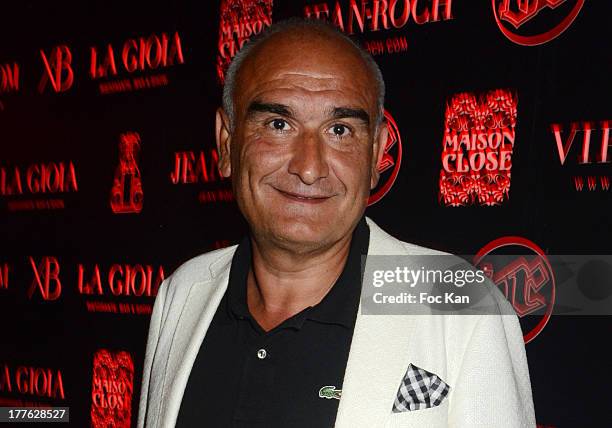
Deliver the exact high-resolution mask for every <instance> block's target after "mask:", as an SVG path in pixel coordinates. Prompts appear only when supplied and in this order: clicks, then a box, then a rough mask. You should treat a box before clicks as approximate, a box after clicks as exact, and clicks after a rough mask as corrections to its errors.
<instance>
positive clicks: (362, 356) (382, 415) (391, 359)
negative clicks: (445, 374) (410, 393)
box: [335, 315, 418, 428]
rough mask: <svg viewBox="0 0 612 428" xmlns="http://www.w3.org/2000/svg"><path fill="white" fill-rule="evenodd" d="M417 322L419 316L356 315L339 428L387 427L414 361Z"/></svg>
mask: <svg viewBox="0 0 612 428" xmlns="http://www.w3.org/2000/svg"><path fill="white" fill-rule="evenodd" d="M417 323H418V318H417V316H407V315H394V316H382V315H358V316H357V322H356V324H355V332H354V333H353V341H352V343H351V349H350V352H349V358H348V362H347V365H346V372H345V376H344V382H343V385H342V398H341V399H340V403H339V407H338V414H337V416H336V425H335V426H336V428H352V427H356V426H367V427H382V426H384V424H385V421H386V419H387V417H389V416H390V415H391V409H392V408H393V401H394V400H395V394H396V393H397V390H398V388H399V386H400V382H401V380H402V378H403V377H404V373H405V372H406V368H407V367H408V364H409V363H410V361H411V357H410V354H411V352H410V348H411V347H410V343H411V339H412V338H413V337H414V332H415V329H416V328H417Z"/></svg>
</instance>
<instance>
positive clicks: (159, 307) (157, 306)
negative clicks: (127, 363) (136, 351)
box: [136, 278, 170, 428]
mask: <svg viewBox="0 0 612 428" xmlns="http://www.w3.org/2000/svg"><path fill="white" fill-rule="evenodd" d="M169 279H170V278H166V279H165V280H164V281H163V282H162V283H161V285H160V286H159V289H158V291H157V297H156V298H155V303H154V305H153V312H152V314H151V321H150V323H149V336H148V339H147V349H146V352H145V359H144V367H143V370H142V384H141V387H140V402H139V406H138V422H137V425H136V426H137V427H138V428H144V427H145V421H146V416H147V409H148V407H149V406H148V400H149V398H150V397H149V383H150V379H151V369H152V366H153V357H154V356H155V351H156V349H157V344H158V342H159V335H160V331H161V326H162V314H163V312H164V305H165V302H166V292H167V289H168V282H169Z"/></svg>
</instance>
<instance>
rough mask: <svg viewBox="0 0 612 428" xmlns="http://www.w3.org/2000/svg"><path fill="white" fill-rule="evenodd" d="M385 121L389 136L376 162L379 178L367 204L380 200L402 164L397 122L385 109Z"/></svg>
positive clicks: (400, 139) (389, 187) (391, 184)
mask: <svg viewBox="0 0 612 428" xmlns="http://www.w3.org/2000/svg"><path fill="white" fill-rule="evenodd" d="M385 122H386V124H387V130H388V131H389V136H388V137H387V142H386V144H385V152H384V153H383V156H382V158H381V159H380V161H379V163H378V172H379V173H380V179H379V180H378V185H377V186H376V187H375V188H374V189H373V190H372V192H371V193H370V197H369V198H368V206H369V205H373V204H375V203H376V202H378V201H380V200H381V199H382V198H383V197H384V196H385V195H386V194H387V192H389V190H390V189H391V187H393V183H395V180H396V179H397V174H398V173H399V170H400V166H401V164H402V138H401V136H400V133H399V129H398V127H397V123H395V120H394V119H393V117H392V116H391V114H390V113H389V112H388V111H387V110H385Z"/></svg>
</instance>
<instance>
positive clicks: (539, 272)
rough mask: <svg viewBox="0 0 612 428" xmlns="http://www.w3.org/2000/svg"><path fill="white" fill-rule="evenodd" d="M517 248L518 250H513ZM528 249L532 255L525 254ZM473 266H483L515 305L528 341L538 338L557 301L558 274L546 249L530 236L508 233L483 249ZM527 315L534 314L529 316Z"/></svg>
mask: <svg viewBox="0 0 612 428" xmlns="http://www.w3.org/2000/svg"><path fill="white" fill-rule="evenodd" d="M502 248H503V250H502ZM517 248H518V249H519V250H520V251H519V252H516V251H512V250H513V249H517ZM525 249H527V250H528V251H529V253H531V254H525ZM517 254H519V255H517ZM493 256H495V257H493ZM474 266H476V267H478V268H479V269H482V270H483V271H484V272H485V274H486V275H487V276H488V277H489V278H490V279H491V280H492V281H493V283H494V284H495V285H496V286H497V287H499V289H500V290H501V291H502V293H504V295H505V296H506V298H507V299H508V300H509V301H510V303H511V304H512V307H513V308H514V310H515V312H516V314H517V315H518V317H519V321H520V322H521V328H522V329H523V339H524V340H525V343H529V342H531V341H532V340H533V339H535V338H536V336H537V335H538V334H540V333H541V332H542V330H544V327H546V324H548V321H549V320H550V316H551V314H552V310H553V306H554V304H555V275H554V272H553V270H552V267H551V265H550V262H549V260H548V258H547V257H546V254H545V253H544V251H542V249H541V248H540V247H539V246H538V245H536V244H535V243H533V242H532V241H530V240H528V239H525V238H521V237H519V236H505V237H503V238H499V239H495V240H494V241H491V242H490V243H488V244H487V245H485V246H484V247H483V248H482V249H480V251H478V253H477V254H476V256H474ZM526 315H532V316H530V317H529V319H527V318H526Z"/></svg>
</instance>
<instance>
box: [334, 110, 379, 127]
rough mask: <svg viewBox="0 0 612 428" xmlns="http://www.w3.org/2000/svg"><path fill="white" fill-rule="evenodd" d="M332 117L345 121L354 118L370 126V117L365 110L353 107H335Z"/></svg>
mask: <svg viewBox="0 0 612 428" xmlns="http://www.w3.org/2000/svg"><path fill="white" fill-rule="evenodd" d="M332 116H333V117H334V118H335V119H344V118H350V117H354V118H356V119H359V120H361V121H363V122H364V123H365V124H366V125H369V124H370V115H369V114H368V113H366V111H365V110H363V109H360V108H351V107H335V108H334V109H333V110H332Z"/></svg>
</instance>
